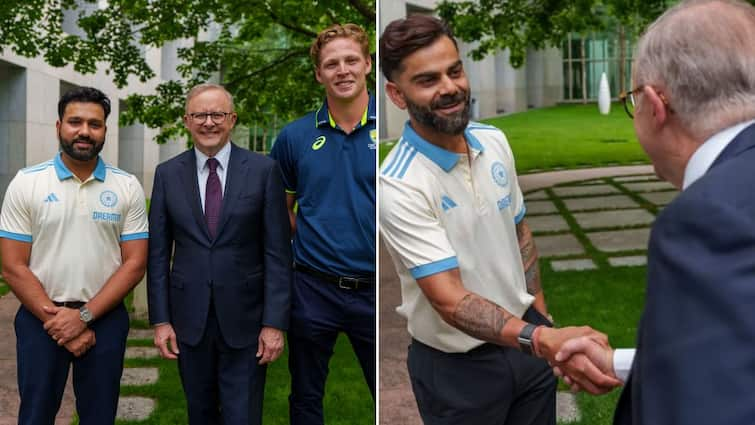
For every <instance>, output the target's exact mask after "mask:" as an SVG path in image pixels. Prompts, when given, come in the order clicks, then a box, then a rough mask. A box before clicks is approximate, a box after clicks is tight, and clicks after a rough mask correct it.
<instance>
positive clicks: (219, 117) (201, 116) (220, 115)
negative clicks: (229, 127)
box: [189, 112, 233, 124]
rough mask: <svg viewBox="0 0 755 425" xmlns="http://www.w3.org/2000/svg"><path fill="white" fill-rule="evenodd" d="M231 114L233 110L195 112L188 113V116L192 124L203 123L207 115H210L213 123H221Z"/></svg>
mask: <svg viewBox="0 0 755 425" xmlns="http://www.w3.org/2000/svg"><path fill="white" fill-rule="evenodd" d="M232 114H233V112H196V113H193V114H189V116H190V117H191V121H192V122H193V123H194V124H204V123H205V121H207V117H210V119H211V120H212V122H214V123H215V124H223V123H224V122H225V120H226V118H227V117H228V116H229V115H232Z"/></svg>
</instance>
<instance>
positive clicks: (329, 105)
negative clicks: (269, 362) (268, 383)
mask: <svg viewBox="0 0 755 425" xmlns="http://www.w3.org/2000/svg"><path fill="white" fill-rule="evenodd" d="M310 55H311V57H312V61H313V63H314V66H315V77H316V78H317V81H318V82H319V83H320V84H322V85H323V87H324V88H325V101H324V102H323V104H322V106H320V108H319V109H317V110H316V111H315V112H312V113H309V114H307V115H305V116H304V117H302V118H300V119H299V120H297V121H294V122H292V123H290V124H289V125H287V126H286V127H285V128H283V130H282V131H281V133H280V134H279V135H278V138H277V140H276V143H275V145H274V146H273V150H272V152H271V156H272V157H273V158H275V159H276V160H278V162H279V163H280V165H281V168H282V170H283V179H284V184H285V187H286V192H287V195H288V196H287V200H288V211H289V217H290V221H291V230H292V233H293V235H294V245H293V248H294V261H295V266H294V268H295V271H296V272H295V280H294V287H293V291H292V304H291V324H290V327H289V329H290V330H289V332H288V341H289V346H290V354H289V369H290V371H291V376H292V383H291V396H290V400H289V401H290V416H291V424H292V425H297V424H306V425H317V424H322V423H323V411H322V398H323V393H324V390H325V379H326V378H327V375H328V361H329V360H330V357H331V356H332V355H333V346H334V345H335V342H336V338H337V337H338V333H339V332H344V333H346V335H347V336H348V337H349V340H350V341H351V345H352V346H353V347H354V351H355V353H356V355H357V357H358V359H359V362H360V364H361V366H362V371H363V372H364V376H365V379H366V380H367V384H368V386H369V388H370V391H371V392H372V396H373V400H374V397H375V168H376V156H375V153H376V147H377V145H376V140H377V137H376V136H377V135H376V131H375V119H376V111H375V99H374V97H372V96H370V94H369V93H368V91H367V84H366V76H367V74H369V72H370V70H371V68H372V61H371V59H370V52H369V40H368V37H367V34H366V33H365V32H364V30H363V29H362V28H360V27H358V26H356V25H353V24H346V25H333V26H331V27H329V28H327V29H325V30H323V31H322V32H320V34H319V35H318V36H317V39H316V40H315V41H314V42H313V43H312V47H311V49H310ZM295 204H298V209H297V210H296V211H295V210H294V205H295Z"/></svg>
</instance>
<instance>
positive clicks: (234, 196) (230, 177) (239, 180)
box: [215, 143, 248, 240]
mask: <svg viewBox="0 0 755 425" xmlns="http://www.w3.org/2000/svg"><path fill="white" fill-rule="evenodd" d="M246 160H247V158H246V156H245V155H242V152H241V148H239V147H238V146H236V145H235V144H233V143H231V157H230V158H229V159H228V170H226V173H225V191H224V193H223V206H222V207H221V209H220V221H219V222H218V230H217V235H218V236H216V237H215V239H216V240H217V239H218V237H219V236H220V234H221V233H222V232H223V226H224V225H225V223H226V222H227V221H228V218H229V217H230V215H231V213H230V212H231V211H233V209H234V208H235V203H236V201H237V200H238V198H239V194H240V193H241V188H242V187H243V185H244V184H243V183H244V182H245V181H246V174H247V172H248V169H247V167H246Z"/></svg>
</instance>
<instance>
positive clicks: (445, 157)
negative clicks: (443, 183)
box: [401, 121, 485, 172]
mask: <svg viewBox="0 0 755 425" xmlns="http://www.w3.org/2000/svg"><path fill="white" fill-rule="evenodd" d="M469 130H470V128H469V126H468V125H467V128H466V129H465V130H464V139H465V140H466V141H467V144H468V145H469V147H470V148H472V150H473V151H477V152H473V154H474V156H476V154H477V153H482V152H483V151H484V150H485V148H484V147H483V146H482V143H480V141H479V140H477V138H476V137H475V136H474V135H472V133H471V132H470V131H469ZM401 137H402V138H403V139H404V140H406V141H407V143H409V144H410V145H412V146H413V147H414V148H415V149H417V150H418V151H419V152H420V153H421V154H422V155H424V156H426V157H428V158H430V160H431V161H433V162H434V163H436V164H438V166H439V167H440V168H442V169H443V171H445V172H449V171H451V169H453V168H454V166H455V165H456V163H457V162H459V158H460V154H458V153H456V152H451V151H449V150H446V149H443V148H441V147H438V146H436V145H434V144H432V143H430V142H428V141H426V140H425V139H423V138H422V137H421V136H420V135H419V134H417V132H415V131H414V129H413V128H412V126H411V124H410V123H409V121H407V122H406V124H405V125H404V133H403V134H402V136H401Z"/></svg>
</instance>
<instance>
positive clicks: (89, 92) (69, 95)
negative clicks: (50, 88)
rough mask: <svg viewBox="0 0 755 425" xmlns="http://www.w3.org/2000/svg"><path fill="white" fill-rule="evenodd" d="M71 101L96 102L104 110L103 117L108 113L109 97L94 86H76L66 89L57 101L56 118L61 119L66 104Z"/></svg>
mask: <svg viewBox="0 0 755 425" xmlns="http://www.w3.org/2000/svg"><path fill="white" fill-rule="evenodd" d="M71 102H81V103H98V104H99V105H100V106H102V109H103V110H104V111H105V119H107V117H108V115H110V99H108V97H107V95H105V93H103V92H101V91H99V90H97V89H96V88H94V87H76V88H75V89H71V90H68V91H67V92H66V93H65V94H64V95H63V96H60V100H59V101H58V119H61V120H62V119H63V114H64V113H65V111H66V106H68V104H69V103H71Z"/></svg>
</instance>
